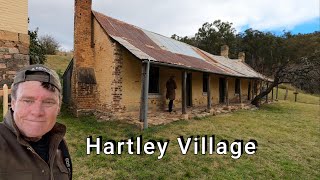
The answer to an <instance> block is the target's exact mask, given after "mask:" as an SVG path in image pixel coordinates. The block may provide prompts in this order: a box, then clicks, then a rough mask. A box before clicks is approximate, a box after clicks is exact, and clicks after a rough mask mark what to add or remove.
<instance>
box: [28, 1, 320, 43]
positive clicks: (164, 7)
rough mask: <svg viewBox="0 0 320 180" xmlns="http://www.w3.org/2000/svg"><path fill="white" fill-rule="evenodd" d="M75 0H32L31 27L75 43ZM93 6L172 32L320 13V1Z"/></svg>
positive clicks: (257, 24) (271, 24)
mask: <svg viewBox="0 0 320 180" xmlns="http://www.w3.org/2000/svg"><path fill="white" fill-rule="evenodd" d="M73 6H74V1H73V0H68V1H65V0H55V1H52V0H29V16H30V21H31V22H30V28H31V29H34V28H35V27H39V28H40V29H39V31H40V34H51V35H53V36H54V37H55V38H56V39H57V40H58V41H59V42H60V43H61V44H62V46H63V47H64V48H66V49H72V46H73V12H74V9H73ZM93 9H94V10H96V11H98V12H101V13H104V14H105V15H107V16H111V17H113V18H116V19H119V20H122V21H125V22H127V23H130V24H134V25H136V26H139V27H141V28H144V29H147V30H150V31H153V32H157V33H159V34H163V35H165V36H171V35H172V34H178V35H180V36H189V35H193V34H194V33H196V32H197V31H198V29H199V28H200V27H201V26H202V24H203V23H205V22H213V21H214V20H217V19H221V20H222V21H229V22H232V23H233V24H234V27H235V28H236V29H237V30H238V31H240V30H243V28H244V27H246V28H248V27H249V28H253V29H258V30H283V29H286V30H291V29H292V28H294V27H295V26H296V25H298V24H301V23H303V22H306V21H310V20H312V19H315V18H319V0H304V1H301V0H281V1H279V0H261V1H258V0H201V1H197V0H161V1H150V0H135V1H132V0H105V1H99V0H93Z"/></svg>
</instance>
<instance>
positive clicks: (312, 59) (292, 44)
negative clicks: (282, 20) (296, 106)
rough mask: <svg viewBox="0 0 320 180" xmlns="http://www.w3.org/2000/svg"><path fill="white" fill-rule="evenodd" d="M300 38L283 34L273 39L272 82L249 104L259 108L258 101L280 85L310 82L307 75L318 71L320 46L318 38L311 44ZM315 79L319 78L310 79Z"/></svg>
mask: <svg viewBox="0 0 320 180" xmlns="http://www.w3.org/2000/svg"><path fill="white" fill-rule="evenodd" d="M300 36H301V35H292V34H291V33H285V34H284V35H283V36H282V37H275V42H276V51H274V53H273V54H272V57H271V59H270V61H271V62H272V63H270V65H271V66H270V68H271V69H270V71H271V73H272V74H273V82H272V83H271V84H270V86H269V87H268V88H267V89H266V90H264V91H262V92H260V94H258V95H257V96H256V97H255V98H254V99H253V100H252V101H251V104H253V105H255V106H259V105H260V104H259V102H260V99H261V98H262V97H264V96H265V95H267V94H268V93H270V92H271V90H272V89H273V88H274V87H275V86H277V85H279V84H281V83H291V84H294V85H295V84H296V83H297V82H298V83H299V82H300V83H301V82H308V81H310V75H309V73H310V72H314V73H317V72H318V71H319V70H318V69H319V61H320V56H319V55H320V48H319V47H320V46H319V43H318V42H317V41H318V40H319V37H318V38H315V39H314V40H315V41H314V42H312V41H309V40H307V41H302V40H301V37H300ZM317 43H318V45H317ZM270 49H271V46H270V47H269V50H270ZM315 78H316V79H318V78H319V77H318V76H317V77H313V78H312V79H315ZM316 88H319V86H316Z"/></svg>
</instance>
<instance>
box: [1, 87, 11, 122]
mask: <svg viewBox="0 0 320 180" xmlns="http://www.w3.org/2000/svg"><path fill="white" fill-rule="evenodd" d="M9 94H11V89H9V88H8V86H7V85H6V84H4V85H3V88H2V89H1V90H0V96H2V97H3V112H2V114H3V117H4V116H5V115H6V113H7V111H8V108H9Z"/></svg>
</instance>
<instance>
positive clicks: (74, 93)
mask: <svg viewBox="0 0 320 180" xmlns="http://www.w3.org/2000/svg"><path fill="white" fill-rule="evenodd" d="M91 2H92V1H91V0H86V1H80V0H75V14H74V20H75V22H74V23H75V26H74V58H73V60H72V61H71V63H70V64H69V66H68V68H67V70H66V71H65V73H64V102H66V103H69V104H70V105H71V107H72V108H73V111H74V113H75V114H76V115H77V116H79V115H81V114H87V113H96V114H104V116H105V117H110V118H112V117H115V118H116V117H119V116H121V114H123V113H126V112H140V113H138V114H137V115H138V116H139V117H137V118H140V119H141V120H142V121H146V120H147V110H151V109H153V110H156V111H165V110H166V107H167V103H168V100H166V98H165V93H166V87H165V86H166V81H167V80H168V79H169V77H170V76H171V75H174V76H175V77H176V83H177V86H178V87H177V89H176V100H175V101H174V104H175V107H176V109H178V108H179V113H180V111H181V114H182V115H183V114H187V113H188V107H204V108H206V109H207V110H208V111H210V109H211V107H212V106H213V105H217V104H225V105H227V106H228V105H229V103H245V102H246V101H247V100H250V99H252V98H253V96H254V94H256V93H257V90H258V89H259V87H258V85H259V82H261V81H262V80H265V77H264V76H263V75H261V74H259V73H257V72H256V71H254V70H253V69H252V68H251V67H249V66H248V65H247V64H246V63H245V62H244V56H245V55H244V53H239V58H238V59H229V58H228V51H229V48H228V46H223V47H222V48H221V55H212V54H209V53H207V52H205V51H203V50H201V49H198V48H196V47H193V46H190V45H187V44H185V43H182V42H179V41H175V40H173V39H171V38H168V37H165V36H162V35H159V34H157V33H153V32H150V31H147V30H144V29H141V28H139V27H136V26H134V25H130V24H128V23H125V22H122V21H119V20H116V19H113V18H111V17H108V16H106V15H104V14H101V13H98V12H96V11H93V10H92V9H91ZM254 87H255V88H254Z"/></svg>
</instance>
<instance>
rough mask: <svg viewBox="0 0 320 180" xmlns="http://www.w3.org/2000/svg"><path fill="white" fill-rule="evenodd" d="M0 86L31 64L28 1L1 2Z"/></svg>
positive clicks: (9, 81) (0, 0) (9, 82)
mask: <svg viewBox="0 0 320 180" xmlns="http://www.w3.org/2000/svg"><path fill="white" fill-rule="evenodd" d="M0 4H1V6H0V86H1V87H2V86H3V84H9V85H10V84H11V83H12V82H13V77H14V75H15V74H16V71H17V70H19V69H20V68H21V67H24V66H26V65H28V64H29V44H30V42H29V41H30V40H29V35H28V1H27V0H15V1H7V0H0Z"/></svg>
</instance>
